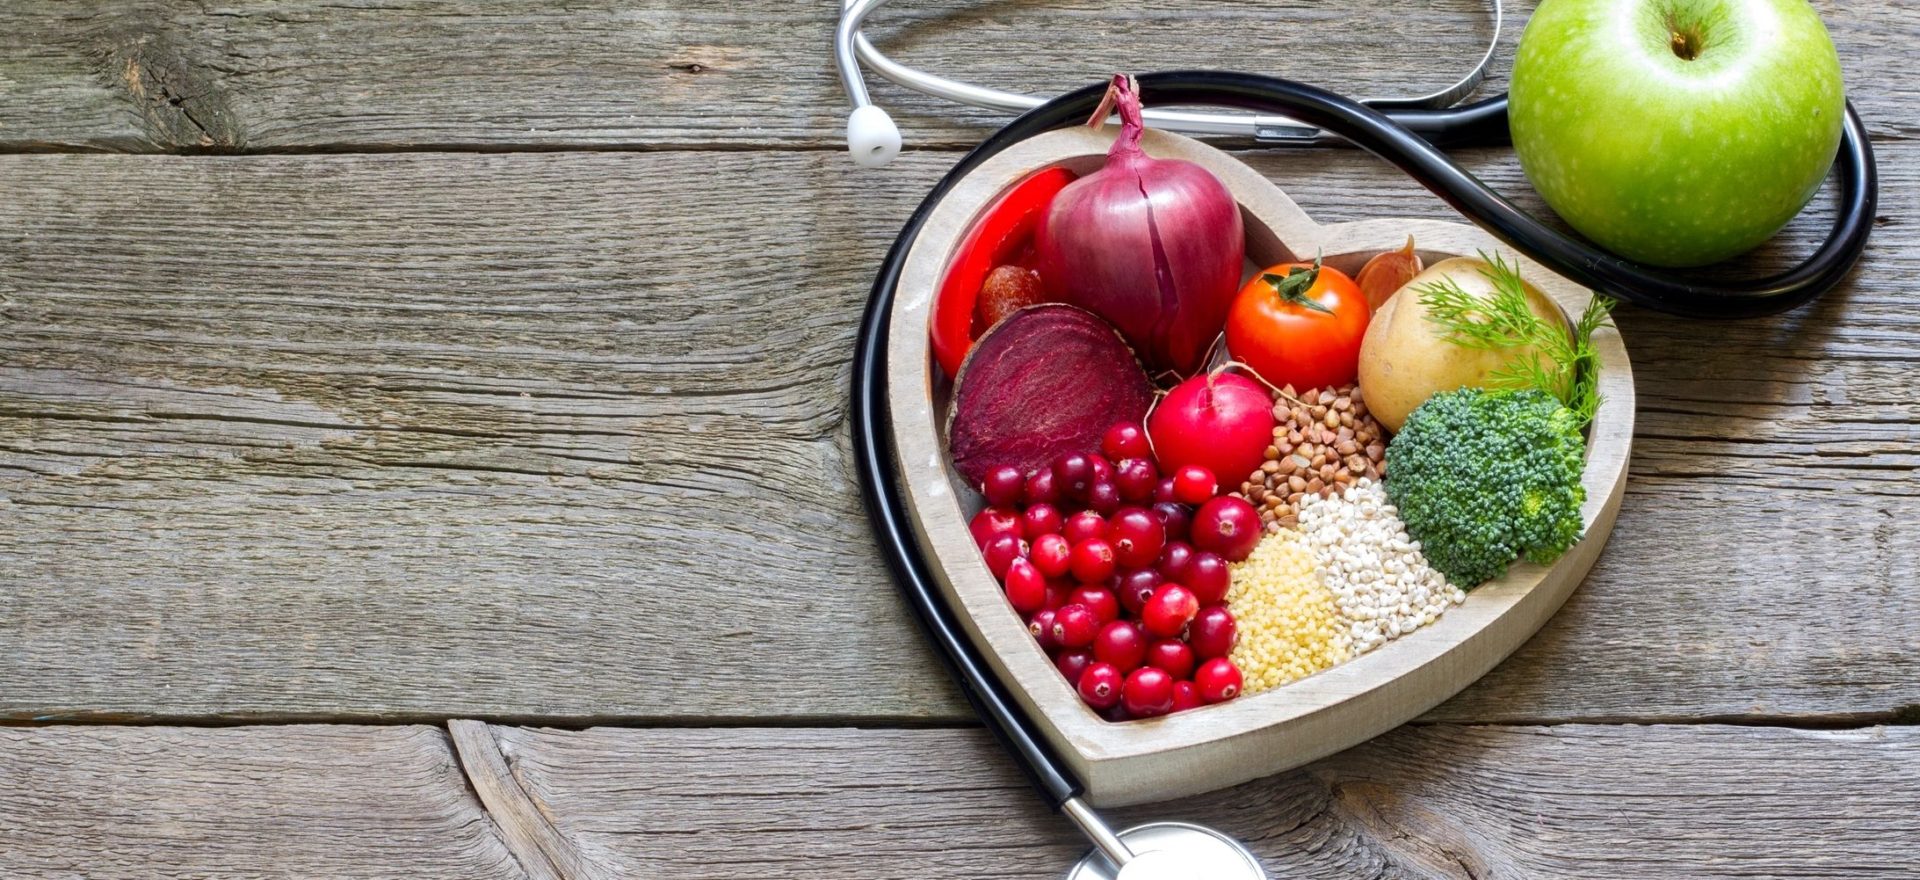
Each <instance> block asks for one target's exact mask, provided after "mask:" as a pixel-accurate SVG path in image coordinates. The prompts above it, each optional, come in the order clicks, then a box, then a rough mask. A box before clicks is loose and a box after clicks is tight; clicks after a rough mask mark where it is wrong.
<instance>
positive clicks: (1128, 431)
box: [1100, 422, 1153, 461]
mask: <svg viewBox="0 0 1920 880" xmlns="http://www.w3.org/2000/svg"><path fill="white" fill-rule="evenodd" d="M1100 451H1101V452H1102V453H1105V454H1106V456H1107V457H1108V458H1111V459H1113V460H1114V461H1119V460H1120V459H1123V458H1146V457H1147V456H1149V455H1152V454H1153V448H1152V447H1151V446H1150V445H1148V443H1147V432H1146V431H1145V430H1144V429H1142V428H1141V427H1140V426H1139V425H1136V424H1134V423H1132V422H1115V423H1114V425H1113V427H1111V428H1108V429H1107V433H1106V435H1105V436H1103V437H1101V438H1100Z"/></svg>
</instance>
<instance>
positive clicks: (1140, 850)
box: [1067, 822, 1267, 880]
mask: <svg viewBox="0 0 1920 880" xmlns="http://www.w3.org/2000/svg"><path fill="white" fill-rule="evenodd" d="M1119 837H1120V840H1121V841H1123V842H1125V843H1126V845H1127V848H1128V849H1130V850H1132V851H1133V853H1134V856H1133V859H1132V860H1131V861H1129V862H1127V864H1126V866H1125V867H1123V868H1120V869H1119V870H1117V871H1116V870H1115V869H1114V867H1113V862H1111V861H1109V860H1108V859H1107V856H1106V855H1104V854H1103V853H1102V852H1101V851H1100V850H1098V849H1095V850H1094V851H1093V852H1090V853H1088V854H1087V857H1086V858H1084V859H1081V860H1080V863H1079V864H1077V865H1074V866H1073V870H1071V871H1068V872H1067V880H1267V874H1266V872H1265V871H1263V870H1261V868H1260V863H1259V862H1258V861H1257V860H1255V859H1254V857H1253V853H1251V852H1248V851H1247V848H1246V847H1244V846H1241V845H1240V844H1239V843H1237V842H1235V841H1234V840H1233V839H1232V838H1229V837H1227V836H1226V835H1224V834H1221V833H1220V832H1218V831H1214V830H1213V829H1211V828H1204V827H1202V826H1199V825H1190V824H1188V823H1186V822H1152V823H1149V824H1146V825H1137V826H1134V827H1132V828H1128V829H1127V830H1125V831H1122V832H1120V834H1119Z"/></svg>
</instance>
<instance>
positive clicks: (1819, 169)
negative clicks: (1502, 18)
mask: <svg viewBox="0 0 1920 880" xmlns="http://www.w3.org/2000/svg"><path fill="white" fill-rule="evenodd" d="M1845 103H1846V95H1845V92H1844V90H1843V87H1842V85H1841V82H1840V57H1839V55H1838V54H1836V53H1835V52H1834V50H1833V40H1832V39H1831V38H1830V37H1828V36H1827V29H1826V26H1824V25H1822V24H1821V23H1820V16H1819V15H1818V14H1817V13H1815V12H1814V11H1813V7H1811V6H1810V5H1808V3H1807V0H1545V2H1542V3H1541V4H1540V7H1539V8H1538V9H1537V10H1535V11H1534V13H1533V18H1532V20H1530V21H1528V22H1527V29H1526V31H1525V32H1524V33H1522V34H1521V35H1520V48H1519V51H1518V53H1517V54H1516V56H1515V57H1514V61H1513V84H1512V87H1511V103H1510V105H1509V110H1510V125H1511V126H1512V131H1513V148H1514V151H1515V152H1516V153H1518V154H1519V155H1520V166H1521V168H1522V169H1523V170H1524V171H1525V172H1526V174H1527V179H1528V180H1530V181H1532V182H1533V186H1534V188H1535V189H1537V190H1539V191H1540V195H1541V196H1542V197H1544V198H1545V199H1546V200H1547V204H1548V205H1550V206H1552V207H1553V210H1554V211H1556V212H1558V213H1559V214H1560V216H1561V217H1563V218H1565V219H1566V221H1567V222H1568V223H1570V224H1572V225H1573V228H1575V229H1577V230H1579V231H1580V232H1581V233H1582V234H1583V235H1586V236H1587V237H1588V238H1590V239H1592V240H1593V241H1594V242H1595V243H1597V244H1599V245H1601V246H1602V247H1605V248H1607V249H1608V250H1611V251H1613V252H1614V253H1617V254H1620V255H1621V256H1624V257H1627V258H1630V259H1634V260H1639V261H1641V262H1645V263H1652V264H1655V265H1660V266H1697V265H1701V264H1705V263H1711V262H1714V261H1716V260H1722V259H1725V258H1727V257H1730V256H1733V255H1735V254H1738V253H1741V252H1743V251H1746V250H1750V249H1752V248H1753V247H1754V246H1755V245H1758V244H1759V243H1760V242H1762V241H1765V240H1766V239H1767V238H1768V237H1769V236H1771V235H1773V234H1774V233H1775V232H1778V231H1779V230H1780V227H1782V226H1785V225H1786V224H1787V221H1788V220H1791V219H1793V216H1794V215H1795V214H1797V213H1799V212H1800V209H1801V208H1802V207H1804V206H1805V205H1806V204H1807V201H1808V200H1809V199H1811V198H1813V195H1814V193H1815V192H1816V191H1817V190H1818V189H1819V188H1820V181H1821V180H1822V179H1823V178H1825V177H1826V176H1827V169H1828V168H1829V167H1830V166H1832V164H1833V159H1834V155H1835V152H1836V150H1837V149H1838V147H1839V145H1840V126H1841V121H1842V114H1843V113H1844V109H1845Z"/></svg>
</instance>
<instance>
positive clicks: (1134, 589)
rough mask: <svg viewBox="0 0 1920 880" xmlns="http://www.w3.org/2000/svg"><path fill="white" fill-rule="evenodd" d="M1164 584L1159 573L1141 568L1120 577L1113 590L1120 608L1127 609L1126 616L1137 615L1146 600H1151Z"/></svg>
mask: <svg viewBox="0 0 1920 880" xmlns="http://www.w3.org/2000/svg"><path fill="white" fill-rule="evenodd" d="M1165 582H1166V581H1165V579H1164V578H1162V577H1161V576H1160V572H1158V571H1156V570H1154V569H1151V568H1141V569H1136V570H1134V571H1130V572H1127V573H1126V574H1123V575H1121V576H1120V584H1119V586H1117V587H1115V588H1114V592H1115V593H1116V594H1118V595H1119V597H1120V607H1122V608H1125V609H1127V613H1128V614H1133V615H1138V614H1139V613H1140V609H1141V608H1143V607H1145V606H1146V604H1147V600H1148V599H1151V598H1153V594H1154V593H1155V592H1156V591H1158V590H1159V589H1160V585H1161V584H1163V583H1165Z"/></svg>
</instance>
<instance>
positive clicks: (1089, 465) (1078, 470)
mask: <svg viewBox="0 0 1920 880" xmlns="http://www.w3.org/2000/svg"><path fill="white" fill-rule="evenodd" d="M1092 483H1093V460H1092V459H1090V458H1088V457H1087V456H1085V455H1081V454H1080V453H1078V452H1068V453H1065V454H1063V455H1061V456H1060V457H1059V458H1056V459H1054V460H1053V489H1054V491H1056V492H1058V493H1060V497H1062V498H1067V499H1071V500H1079V499H1082V498H1085V497H1087V486H1089V485H1091V484H1092Z"/></svg>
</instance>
